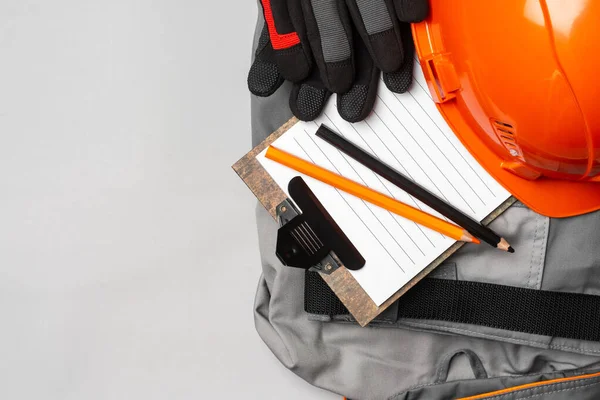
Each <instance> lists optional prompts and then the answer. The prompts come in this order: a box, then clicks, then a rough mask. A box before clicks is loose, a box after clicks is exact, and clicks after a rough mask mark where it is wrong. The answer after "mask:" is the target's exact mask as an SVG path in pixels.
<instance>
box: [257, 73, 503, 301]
mask: <svg viewBox="0 0 600 400" xmlns="http://www.w3.org/2000/svg"><path fill="white" fill-rule="evenodd" d="M321 124H324V125H326V126H327V127H328V128H330V129H331V130H333V131H335V132H337V133H339V134H341V135H342V136H344V137H346V138H347V139H349V140H350V141H351V142H353V143H355V144H356V145H358V146H360V147H361V148H363V149H364V150H366V151H368V152H370V153H371V154H373V155H374V156H376V157H378V158H379V159H381V160H382V161H384V162H385V163H387V164H388V165H390V166H391V167H393V168H395V169H397V170H398V171H400V172H402V173H403V174H405V175H407V176H409V177H411V178H412V179H413V180H414V181H415V182H417V183H419V184H420V185H421V186H424V187H425V188H427V189H428V190H430V191H431V192H433V193H435V194H437V195H438V196H440V197H441V198H443V199H445V200H446V201H448V202H449V203H451V204H452V205H454V206H455V207H456V208H458V209H460V210H461V211H463V212H465V213H466V214H468V215H470V216H472V217H473V218H475V219H476V220H478V221H481V220H483V219H484V218H485V217H486V216H487V215H489V214H490V213H491V212H492V211H494V210H495V209H496V208H497V207H498V206H500V205H501V204H502V203H503V202H504V201H506V199H508V198H509V196H510V194H509V193H508V192H507V191H506V190H505V189H504V188H503V187H502V186H500V184H498V183H497V182H496V181H495V180H494V179H493V178H492V177H491V176H490V175H489V174H488V173H487V172H485V170H484V169H483V168H482V167H480V166H479V164H478V163H477V162H476V161H475V159H474V158H473V157H472V156H471V155H470V154H469V152H468V151H467V149H466V148H465V147H464V146H463V145H462V144H461V143H460V141H459V140H458V138H456V136H455V135H454V134H453V133H452V130H451V129H450V128H449V126H448V124H446V122H445V120H444V118H443V117H442V116H441V115H440V113H439V112H438V110H437V108H436V106H435V104H434V102H433V100H432V99H431V96H430V94H429V92H428V89H427V85H426V82H425V78H424V76H423V74H422V71H421V70H420V68H419V67H417V68H416V69H415V82H414V83H413V85H412V88H411V89H410V91H409V92H408V93H405V94H401V95H399V94H395V93H392V92H390V91H389V90H388V89H387V88H386V87H385V85H384V84H383V81H382V82H381V84H380V88H379V93H378V97H377V100H376V103H375V107H374V110H373V113H372V115H370V116H369V117H368V118H367V119H366V120H365V121H363V122H359V123H356V124H350V123H348V122H346V121H344V120H343V119H342V118H341V117H340V116H339V114H338V112H337V109H336V106H335V96H332V99H331V100H330V101H329V103H328V105H327V107H326V109H325V112H324V113H323V115H322V116H321V117H319V118H318V119H317V120H316V121H314V122H299V123H297V124H296V125H294V126H293V127H292V128H291V129H290V130H289V131H288V132H286V133H285V134H284V135H282V136H281V137H280V138H279V139H278V140H277V141H275V142H274V143H273V145H274V146H276V147H278V148H280V149H282V150H285V151H287V152H289V153H292V154H294V155H296V156H298V157H300V158H303V159H305V160H307V161H311V162H313V163H315V164H317V165H319V166H321V167H324V168H326V169H328V170H331V171H333V172H336V173H338V174H340V175H343V176H345V177H347V178H349V179H351V180H353V181H356V182H359V183H362V184H364V185H366V186H369V187H370V188H372V189H374V190H377V191H379V192H382V193H384V194H387V195H389V196H392V197H394V198H396V199H398V200H400V201H402V202H404V203H407V204H409V205H412V206H414V207H418V208H420V209H422V210H424V211H426V212H429V213H431V214H434V215H437V216H439V217H441V215H439V214H438V213H436V212H435V211H433V210H432V209H431V208H429V207H427V206H426V205H424V204H423V203H421V202H419V201H418V200H416V199H414V198H413V197H412V196H409V195H408V194H406V193H405V192H404V191H402V190H401V189H399V188H397V187H396V186H394V185H393V184H391V183H390V182H388V181H386V180H384V179H383V178H381V177H379V176H378V175H376V174H375V173H374V172H372V171H371V170H369V169H368V168H366V167H364V166H362V165H361V164H359V163H358V162H356V161H354V160H352V159H351V158H350V157H348V156H346V155H344V154H342V153H341V152H340V151H338V150H337V149H335V148H334V147H333V146H331V145H329V144H327V143H326V142H325V141H323V140H321V139H319V138H318V137H316V136H315V133H316V131H317V129H318V127H319V126H320V125H321ZM264 154H265V152H263V153H261V154H260V155H259V156H258V157H257V158H258V160H259V161H260V163H261V164H262V165H263V166H264V168H265V169H266V170H267V172H268V173H269V174H270V175H271V176H272V177H273V179H274V180H275V182H277V184H278V185H279V186H280V187H281V188H282V189H283V190H284V191H285V192H286V193H287V185H288V183H289V181H290V180H291V179H292V178H293V177H295V176H298V175H300V176H302V177H303V178H304V180H305V181H306V183H307V184H308V185H309V187H310V188H311V189H312V191H313V192H314V193H315V195H316V196H317V198H318V199H319V200H320V201H321V202H322V203H323V205H324V206H325V208H326V209H327V211H328V212H329V213H330V214H331V216H332V217H333V218H334V219H335V221H336V222H337V223H338V224H339V226H340V228H341V229H342V230H343V231H344V232H345V233H346V235H347V236H348V238H349V239H350V240H351V241H352V243H353V244H354V246H356V248H357V249H358V251H359V252H360V253H361V254H362V255H363V257H364V258H365V260H366V264H365V266H364V267H363V268H362V269H361V270H359V271H352V272H351V273H352V274H353V275H354V277H355V279H356V280H357V281H358V283H359V284H360V285H361V286H362V288H363V289H364V290H365V292H366V293H367V294H368V295H369V296H370V297H371V299H373V301H374V302H375V303H376V304H377V305H381V304H382V303H384V302H385V301H386V300H387V299H388V298H390V297H391V296H392V295H393V294H394V293H396V292H397V291H398V290H399V289H400V288H402V287H403V286H404V285H405V284H406V283H408V282H409V281H410V280H411V279H412V278H413V277H414V276H415V275H417V274H418V273H419V272H420V271H421V270H423V268H425V267H426V266H427V265H429V264H430V263H431V262H432V261H433V260H435V259H436V258H437V257H438V256H440V255H441V254H442V253H443V252H444V251H445V250H446V249H448V247H450V246H451V245H452V244H453V243H454V240H452V239H449V238H447V237H445V236H443V235H441V234H439V233H437V232H434V231H432V230H429V229H428V228H425V227H422V226H420V225H417V224H416V223H414V222H412V221H409V220H407V219H404V218H402V217H400V216H397V215H395V214H392V213H391V212H389V211H387V210H384V209H382V208H380V207H377V206H374V205H372V204H370V203H367V202H365V201H363V200H361V199H359V198H357V197H354V196H352V195H349V194H346V193H344V192H342V191H339V190H337V189H335V188H333V187H331V186H328V185H326V184H323V183H321V182H319V181H317V180H315V179H313V178H309V177H307V176H304V175H302V174H299V173H298V172H296V171H294V170H292V169H289V168H287V167H284V166H282V165H280V164H278V163H276V162H274V161H271V160H268V159H266V158H265V157H264Z"/></svg>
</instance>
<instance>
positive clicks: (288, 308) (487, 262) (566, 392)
mask: <svg viewBox="0 0 600 400" xmlns="http://www.w3.org/2000/svg"><path fill="white" fill-rule="evenodd" d="M261 28H262V21H259V24H258V29H257V34H256V38H257V37H258V34H259V33H260V29H261ZM255 45H256V40H255ZM289 92H290V86H289V85H288V84H287V83H286V84H284V86H283V87H282V88H281V89H279V90H278V91H277V92H276V93H275V94H274V95H273V96H271V97H269V98H258V97H254V96H253V97H252V139H253V144H254V145H257V144H258V143H260V142H261V141H262V140H264V139H265V138H266V137H267V136H268V135H269V134H270V133H272V132H273V131H275V130H276V129H277V128H279V127H280V126H281V125H282V124H283V123H284V122H286V121H287V120H288V119H289V118H290V117H291V112H290V110H289V107H288V105H287V104H288V97H289ZM599 189H600V188H599ZM257 224H258V232H259V240H260V250H261V255H262V268H263V274H262V276H261V278H260V282H259V285H258V291H257V295H256V302H255V322H256V328H257V330H258V333H259V334H260V336H261V337H262V339H263V340H264V342H265V343H266V344H267V346H268V347H269V348H270V349H271V350H272V351H273V353H274V354H275V355H276V356H277V358H278V359H279V360H280V361H281V363H283V364H284V365H285V366H286V367H287V368H289V369H290V370H292V371H293V372H294V373H296V374H297V375H298V376H300V377H301V378H303V379H305V380H306V381H308V382H309V383H311V384H313V385H316V386H318V387H321V388H324V389H326V390H330V391H332V392H335V393H338V394H340V395H343V396H347V397H348V398H350V399H361V400H362V399H412V400H417V399H418V400H424V399H427V400H436V399H454V398H461V397H466V396H473V395H477V394H481V393H487V392H492V391H496V390H501V389H505V388H507V387H513V386H517V385H524V384H528V383H531V382H539V381H540V380H550V379H558V378H567V377H576V376H579V375H585V374H593V373H595V372H597V371H600V342H590V341H582V340H574V339H561V338H553V337H548V336H540V335H533V334H526V333H519V332H514V331H508V330H500V329H493V328H487V327H482V326H476V325H468V324H458V323H449V322H440V321H428V320H407V319H398V318H394V316H393V315H392V318H391V319H390V313H389V312H388V313H387V314H386V317H387V319H386V321H379V322H378V321H376V322H374V323H373V324H371V325H370V327H368V328H360V327H358V326H356V325H355V324H352V323H341V322H340V321H344V320H347V317H344V316H340V317H339V318H335V317H334V318H332V319H331V318H323V317H320V316H315V315H312V316H311V315H308V314H307V313H306V312H305V311H304V308H303V285H304V271H302V270H297V269H293V268H286V267H283V266H282V265H281V263H280V262H279V260H278V259H277V257H276V256H275V240H276V232H277V228H278V226H277V224H276V223H275V221H274V220H273V219H272V217H271V216H270V215H269V214H268V213H267V212H266V211H265V210H264V209H263V207H262V206H261V205H258V206H257ZM492 227H493V228H495V229H496V230H497V231H498V232H502V233H503V234H505V235H506V236H507V237H510V238H511V242H512V244H513V245H514V247H515V248H516V249H517V251H518V254H517V255H515V256H514V257H511V258H510V260H511V262H510V263H507V262H506V258H505V255H504V254H501V252H498V251H497V250H494V249H492V248H491V247H489V246H483V245H482V246H468V247H465V248H464V249H463V250H461V251H459V253H457V254H456V255H455V256H453V257H451V258H450V259H449V260H448V261H447V262H446V263H445V264H444V265H442V266H441V267H440V268H439V269H438V270H437V271H436V272H435V273H434V276H435V277H436V278H438V279H454V280H463V281H464V280H466V281H475V282H486V283H494V284H501V285H509V286H514V287H524V288H530V289H542V290H550V291H564V292H573V293H586V294H593V295H600V250H599V243H600V213H598V212H596V213H592V214H588V215H584V216H580V217H575V218H568V219H551V218H547V217H544V216H541V215H538V214H536V213H535V212H533V211H531V210H529V209H528V208H526V207H525V206H523V205H522V204H520V203H517V204H516V205H515V206H513V207H512V208H510V209H509V210H508V211H507V212H506V213H505V214H503V215H502V216H501V217H500V218H498V219H497V220H496V221H495V222H494V223H493V224H492ZM391 313H393V308H392V311H391ZM336 319H337V320H338V321H336ZM486 398H490V399H498V400H500V399H502V400H511V399H553V400H554V399H578V400H579V399H583V400H585V399H598V398H600V377H595V376H593V375H592V376H587V377H581V378H573V379H571V380H562V381H559V382H556V383H548V384H546V385H541V386H537V387H531V388H528V387H525V388H521V389H518V390H514V391H512V392H510V393H506V394H498V395H494V396H491V397H486Z"/></svg>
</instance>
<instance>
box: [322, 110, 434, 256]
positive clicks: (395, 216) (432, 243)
mask: <svg viewBox="0 0 600 400" xmlns="http://www.w3.org/2000/svg"><path fill="white" fill-rule="evenodd" d="M324 115H325V117H326V118H327V119H328V120H329V122H331V124H332V125H333V126H334V127H335V128H336V129H337V131H338V133H339V134H340V135H341V136H342V137H345V136H344V134H343V133H341V131H340V129H339V128H338V127H337V125H336V124H335V122H333V120H332V119H331V117H330V116H329V115H328V114H327V113H324ZM351 126H352V128H354V126H353V125H351ZM317 129H318V126H317ZM354 130H355V131H356V128H354ZM356 133H358V131H356ZM361 142H362V143H364V144H365V145H366V146H367V147H368V148H369V150H370V151H371V154H372V155H373V156H375V157H377V158H379V157H378V156H377V153H376V152H375V151H374V150H373V148H372V147H371V146H369V144H368V143H367V142H366V141H365V140H364V139H363V138H362V137H361ZM338 152H339V153H340V155H341V156H342V157H344V159H345V160H346V162H348V163H349V161H348V159H349V157H348V156H347V155H345V154H342V152H340V151H339V150H338ZM369 172H370V173H371V174H372V175H373V176H374V177H375V178H376V179H377V180H378V181H379V182H380V183H381V186H382V187H384V188H385V191H386V192H387V194H388V195H389V196H390V197H392V198H393V199H394V200H398V201H401V200H400V199H398V197H397V196H396V195H394V193H392V191H391V190H390V188H389V186H392V184H391V183H389V182H387V180H385V179H383V178H382V177H381V176H379V175H378V174H377V173H375V172H374V171H371V170H369ZM408 198H409V199H410V200H411V201H412V203H413V204H414V206H415V208H418V209H419V210H421V211H423V207H422V206H421V204H420V203H419V202H417V200H416V199H415V198H414V197H413V196H410V195H408ZM428 208H429V207H428ZM390 214H391V215H392V216H393V217H394V220H395V221H396V223H397V224H398V226H399V227H400V228H401V229H402V231H404V233H405V234H406V236H408V237H409V238H410V240H411V241H412V242H413V243H414V244H415V246H416V247H417V248H418V249H419V251H420V252H421V254H423V255H425V251H424V250H423V249H422V248H421V246H419V245H418V244H417V242H416V241H415V239H414V238H413V237H412V236H411V235H410V234H409V233H408V232H407V231H406V229H405V228H404V227H403V226H402V225H401V224H400V222H398V219H397V218H399V217H398V216H397V215H394V214H392V213H391V212H390ZM413 223H414V224H415V226H416V227H417V228H418V229H419V231H420V232H421V234H422V235H423V236H424V237H425V238H426V239H427V241H428V242H429V243H430V244H431V245H432V246H433V247H436V245H435V243H434V242H433V241H432V240H431V239H430V238H429V236H428V235H427V233H425V231H424V230H423V228H422V227H421V225H419V224H417V223H416V222H413ZM409 257H410V256H409Z"/></svg>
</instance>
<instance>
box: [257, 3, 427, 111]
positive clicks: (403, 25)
mask: <svg viewBox="0 0 600 400" xmlns="http://www.w3.org/2000/svg"><path fill="white" fill-rule="evenodd" d="M261 4H262V8H263V15H264V17H265V27H264V29H263V32H262V35H261V38H260V41H259V45H258V48H257V51H256V57H255V61H254V63H253V65H252V67H251V69H250V73H249V75H248V86H249V88H250V91H251V92H252V93H254V94H255V95H258V96H262V97H266V96H270V95H271V94H273V93H274V92H275V91H276V90H277V89H278V88H279V87H280V86H281V84H282V83H283V82H284V80H289V81H292V82H293V83H294V85H293V89H292V93H291V96H290V108H291V110H292V112H293V113H294V115H295V116H296V117H298V118H299V119H301V120H305V121H308V120H313V119H315V118H316V117H318V116H319V115H320V114H321V112H322V110H323V108H324V106H325V103H326V101H327V99H328V98H329V96H330V95H331V93H337V94H338V96H337V103H338V104H337V105H338V111H339V113H340V115H341V116H342V117H343V118H344V119H346V120H347V121H350V122H356V121H360V120H362V119H364V118H366V117H367V116H368V115H369V113H370V112H371V110H372V108H373V104H374V101H375V97H376V95H377V86H378V83H379V78H380V70H381V71H383V73H384V82H385V84H386V85H387V87H388V88H389V89H390V90H392V91H393V92H396V93H403V92H405V91H406V90H408V88H409V86H410V83H411V82H412V70H413V60H414V45H413V41H412V35H411V31H410V23H411V22H418V21H421V20H423V19H424V18H425V17H426V16H427V14H428V12H429V4H428V0H345V1H344V0H261Z"/></svg>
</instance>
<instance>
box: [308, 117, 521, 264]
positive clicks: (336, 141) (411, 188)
mask: <svg viewBox="0 0 600 400" xmlns="http://www.w3.org/2000/svg"><path fill="white" fill-rule="evenodd" d="M317 137H319V138H321V139H323V140H324V141H326V142H327V143H329V144H330V145H332V146H333V147H335V148H336V149H338V150H339V151H341V152H343V153H344V154H346V155H348V156H349V157H351V158H352V159H354V160H356V161H358V162H359V163H361V164H362V165H364V166H365V167H367V168H369V169H370V170H372V171H373V172H375V173H376V174H378V175H380V176H381V177H383V178H385V179H386V180H388V181H390V182H391V183H393V184H394V185H396V186H397V187H399V188H400V189H402V190H404V191H405V192H406V193H408V194H410V195H411V196H413V197H415V198H416V199H418V200H420V201H421V202H423V203H424V204H427V205H428V206H429V207H431V208H433V209H434V210H436V211H437V212H439V213H440V214H442V215H443V216H445V217H446V218H448V219H449V220H451V221H453V222H455V223H456V224H458V225H460V226H461V227H463V228H464V229H466V230H467V231H468V232H470V233H471V234H472V235H474V236H476V237H477V238H479V239H481V240H483V241H484V242H486V243H489V244H490V245H491V246H493V247H495V248H497V249H499V250H503V251H507V252H509V253H514V252H515V250H514V249H513V248H512V247H511V245H510V244H509V243H508V242H507V241H506V239H504V238H502V237H500V236H499V235H498V234H496V233H495V232H494V231H493V230H491V229H490V228H488V227H486V226H483V225H481V224H480V223H479V222H477V221H475V220H474V219H473V218H471V217H469V216H468V215H466V214H464V213H463V212H461V211H460V210H458V209H456V208H455V207H453V206H452V205H450V204H448V203H446V202H445V201H444V200H442V199H440V198H439V197H437V196H436V195H435V194H433V193H431V192H430V191H428V190H427V189H425V188H423V187H421V186H419V185H418V184H417V183H415V182H414V181H412V180H411V179H409V178H407V177H406V176H404V175H402V174H401V173H400V172H398V171H396V170H395V169H393V168H392V167H390V166H388V165H387V164H385V163H384V162H382V161H381V160H379V159H377V158H375V157H374V156H372V155H371V154H369V153H368V152H366V151H365V150H363V149H361V148H360V147H358V146H356V145H355V144H354V143H352V142H350V141H348V140H347V139H346V138H344V137H343V136H341V135H338V134H337V133H335V132H333V131H332V130H330V129H329V128H327V127H326V126H325V125H321V126H320V127H319V129H318V130H317Z"/></svg>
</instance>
